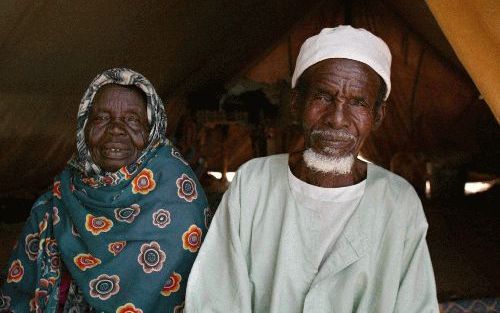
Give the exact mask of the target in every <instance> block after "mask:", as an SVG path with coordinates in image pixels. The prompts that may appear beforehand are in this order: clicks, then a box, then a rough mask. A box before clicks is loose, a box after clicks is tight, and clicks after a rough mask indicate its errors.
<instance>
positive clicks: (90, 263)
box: [73, 253, 101, 271]
mask: <svg viewBox="0 0 500 313" xmlns="http://www.w3.org/2000/svg"><path fill="white" fill-rule="evenodd" d="M73 262H75V265H76V266H77V267H78V268H79V269H80V271H86V270H87V269H89V268H93V267H96V266H97V265H99V264H101V260H100V259H99V258H96V257H95V256H93V255H92V254H90V253H80V254H78V255H77V256H75V257H74V258H73Z"/></svg>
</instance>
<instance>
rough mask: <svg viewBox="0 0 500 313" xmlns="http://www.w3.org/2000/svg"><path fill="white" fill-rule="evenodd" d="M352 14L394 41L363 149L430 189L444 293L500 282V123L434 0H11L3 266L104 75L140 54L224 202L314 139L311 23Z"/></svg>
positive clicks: (4, 104) (192, 157) (1, 14)
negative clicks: (308, 104) (243, 174)
mask: <svg viewBox="0 0 500 313" xmlns="http://www.w3.org/2000/svg"><path fill="white" fill-rule="evenodd" d="M340 24H351V25H353V26H355V27H363V28H366V29H368V30H370V31H372V32H373V33H375V34H376V35H378V36H380V37H381V38H382V39H384V40H385V41H386V42H387V44H388V46H389V47H390V49H391V52H392V55H393V63H392V72H391V79H392V85H393V87H392V92H391V95H390V97H389V99H388V103H387V114H386V118H385V120H384V122H383V124H382V127H381V128H380V129H378V130H377V131H376V132H375V133H374V134H373V135H372V136H371V137H370V138H369V139H368V141H367V143H366V144H365V146H364V147H363V150H362V152H361V153H362V156H363V157H364V158H365V159H367V160H369V161H371V162H373V163H376V164H378V165H380V166H383V167H385V168H387V169H390V170H392V171H394V172H396V173H398V174H400V175H401V176H403V177H404V178H406V179H407V180H408V181H409V182H410V183H412V184H413V186H414V187H415V189H416V190H417V192H418V193H419V195H420V196H421V198H422V201H423V203H424V209H425V213H426V216H427V219H428V222H429V232H428V242H429V247H430V253H431V257H432V260H433V265H434V271H435V275H436V280H437V286H438V297H439V300H440V301H442V302H445V301H451V300H457V299H480V298H492V297H499V296H500V284H499V282H500V269H499V266H498V264H500V249H498V247H499V246H500V232H499V231H498V229H500V211H499V208H500V192H499V190H500V184H499V183H500V163H499V162H498V160H499V158H500V145H499V144H498V143H499V142H500V141H499V139H500V127H499V125H498V122H497V120H496V119H495V116H494V115H493V113H492V110H491V109H490V107H489V106H488V104H487V103H486V101H485V100H484V99H483V97H482V96H481V93H480V92H479V91H478V89H477V88H476V86H475V84H474V82H473V81H472V79H471V78H470V76H469V75H468V73H467V71H466V69H465V68H464V67H463V66H462V64H461V62H460V60H459V59H458V58H457V56H456V55H455V53H454V50H453V48H452V46H451V45H450V44H449V43H448V41H447V39H446V37H445V35H444V34H443V32H442V31H441V29H440V27H439V25H438V23H437V22H436V20H435V19H434V17H433V15H432V13H431V11H430V10H429V8H428V7H427V6H426V4H425V2H423V1H422V2H421V1H411V0H402V1H398V0H383V1H368V0H354V1H347V0H331V1H312V2H306V1H298V0H289V1H283V0H273V1H255V0H254V1H250V0H243V1H215V0H212V1H195V2H193V1H191V2H189V1H183V2H180V1H141V2H137V1H134V2H132V1H105V2H92V3H89V2H69V1H12V0H7V1H3V2H2V3H1V4H0V26H1V27H0V59H1V60H2V61H1V62H0V121H1V122H0V130H1V131H0V136H1V137H0V148H1V151H2V157H1V159H0V170H1V173H2V176H3V177H2V179H1V180H0V208H1V215H0V232H1V233H0V236H1V238H2V240H1V241H0V247H1V251H2V252H1V253H0V254H1V258H0V262H1V263H0V264H1V268H2V269H4V267H5V264H6V262H7V258H8V255H9V253H10V251H11V246H12V245H13V244H14V241H15V239H16V237H17V235H18V233H19V231H20V227H21V226H22V224H23V221H24V220H25V219H26V217H27V216H28V214H29V210H30V207H31V204H32V203H33V202H34V200H35V199H36V198H37V197H38V196H40V195H41V194H42V193H43V192H44V191H46V190H48V189H50V188H51V180H52V178H53V177H54V176H55V175H56V174H57V173H58V172H60V171H61V170H62V169H63V167H64V166H65V164H66V162H67V161H68V159H69V158H70V157H71V155H72V154H73V153H74V152H75V131H76V113H77V110H78V105H79V102H80V98H81V96H82V95H83V92H84V91H85V89H86V88H87V86H88V84H89V83H90V81H91V80H92V79H93V78H94V77H95V75H97V74H98V73H100V72H102V71H103V70H105V69H107V68H112V67H128V68H131V69H134V70H136V71H138V72H140V73H142V74H143V75H144V76H146V77H147V78H148V79H149V80H150V81H151V82H152V83H153V84H154V85H155V88H156V90H157V91H158V92H159V94H160V96H161V98H162V99H163V100H164V102H166V111H167V116H168V130H167V134H168V137H169V138H170V139H171V140H172V141H173V142H174V143H175V144H176V145H177V146H178V147H179V149H180V150H181V151H182V152H184V154H185V156H187V157H188V159H189V161H190V163H191V165H192V166H193V167H194V169H195V171H196V173H197V174H198V175H199V177H200V180H201V181H202V184H203V185H204V187H205V189H206V191H207V193H208V195H209V200H210V201H211V204H212V205H213V206H216V205H217V201H218V199H220V196H221V193H222V192H223V191H224V190H225V188H227V184H228V181H227V180H226V178H225V176H224V174H226V173H228V177H229V174H230V173H231V172H234V171H235V170H236V169H237V168H238V167H239V166H240V165H241V164H243V163H244V162H245V161H247V160H249V159H251V158H254V157H259V156H265V155H269V154H276V153H284V152H287V151H293V150H294V149H298V148H299V147H300V146H301V145H302V143H303V139H302V138H301V136H300V132H301V129H300V128H299V127H298V126H297V123H295V121H294V120H293V118H292V117H291V115H290V108H289V91H290V87H289V86H290V79H291V74H292V72H293V68H294V65H295V59H296V57H297V54H298V51H299V48H300V45H301V44H302V42H303V41H304V40H305V39H306V38H307V37H309V36H311V35H313V34H316V33H317V32H319V30H321V29H322V28H324V27H334V26H337V25H340ZM208 171H209V172H219V173H222V174H221V175H223V176H222V178H221V179H217V178H215V177H214V176H212V175H209V174H207V172H208ZM466 184H469V186H479V187H478V188H481V187H483V188H484V189H487V190H485V191H482V192H475V191H467V190H465V191H464V187H465V186H466Z"/></svg>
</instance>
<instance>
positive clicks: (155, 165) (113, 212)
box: [0, 68, 208, 312]
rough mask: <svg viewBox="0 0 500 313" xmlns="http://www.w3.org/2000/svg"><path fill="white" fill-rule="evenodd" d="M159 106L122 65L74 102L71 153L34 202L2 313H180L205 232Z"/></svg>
mask: <svg viewBox="0 0 500 313" xmlns="http://www.w3.org/2000/svg"><path fill="white" fill-rule="evenodd" d="M166 124H167V122H166V118H165V113H164V108H163V104H162V102H161V100H160V98H159V97H158V95H157V94H156V92H155V90H154V88H153V86H152V85H151V83H150V82H149V81H148V80H147V79H146V78H145V77H143V76H142V75H140V74H138V73H136V72H133V71H131V70H128V69H122V68H117V69H111V70H108V71H105V72H104V73H102V74H100V75H98V76H97V77H96V78H95V79H94V81H93V82H92V83H91V85H90V87H89V88H88V90H87V92H86V93H85V94H84V96H83V99H82V101H81V103H80V109H79V112H78V125H77V149H78V153H77V154H76V156H74V157H73V158H72V159H71V160H70V162H69V163H68V166H67V167H66V168H65V169H64V170H63V171H62V173H61V174H60V175H59V176H57V177H56V178H55V180H54V186H53V190H52V191H51V192H49V193H46V194H44V195H43V196H41V197H40V199H39V200H38V201H37V202H36V203H35V204H34V206H33V209H32V211H31V215H30V217H29V219H28V221H27V223H26V225H25V227H24V229H23V233H22V236H21V238H20V240H19V241H18V243H17V246H16V247H15V250H14V253H13V255H12V257H11V259H10V261H9V263H8V272H7V275H6V276H7V279H6V281H5V282H4V283H3V287H2V290H1V293H0V312H5V311H6V312H10V311H13V312H31V311H35V312H89V311H91V312H93V311H96V312H160V311H161V312H180V311H181V310H182V307H183V301H184V292H185V287H186V282H187V278H188V274H189V271H190V269H191V266H192V264H193V261H194V259H195V257H196V253H197V252H198V249H199V247H200V244H201V240H202V236H203V235H204V234H205V232H206V220H205V215H206V214H207V213H208V210H207V208H206V207H207V202H206V197H205V195H204V193H203V191H202V189H201V188H200V186H199V183H198V181H197V180H196V177H195V175H194V174H193V172H192V171H191V169H190V168H189V166H187V163H186V162H185V161H184V160H183V158H182V157H181V155H180V154H179V152H178V151H177V150H176V149H175V148H174V147H172V146H171V145H170V144H169V141H168V140H167V138H166V137H165V130H166Z"/></svg>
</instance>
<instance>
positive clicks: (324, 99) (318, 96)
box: [314, 93, 332, 102]
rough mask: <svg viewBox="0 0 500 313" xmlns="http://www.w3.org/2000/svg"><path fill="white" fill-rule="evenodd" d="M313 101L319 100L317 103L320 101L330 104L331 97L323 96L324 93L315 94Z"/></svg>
mask: <svg viewBox="0 0 500 313" xmlns="http://www.w3.org/2000/svg"><path fill="white" fill-rule="evenodd" d="M314 99H315V100H319V101H322V102H330V101H332V97H331V96H330V95H328V94H325V93H317V94H315V95H314Z"/></svg>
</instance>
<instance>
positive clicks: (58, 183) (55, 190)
mask: <svg viewBox="0 0 500 313" xmlns="http://www.w3.org/2000/svg"><path fill="white" fill-rule="evenodd" d="M52 194H53V195H54V197H56V198H58V199H61V197H62V195H61V181H60V180H58V181H55V182H54V186H53V187H52Z"/></svg>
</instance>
